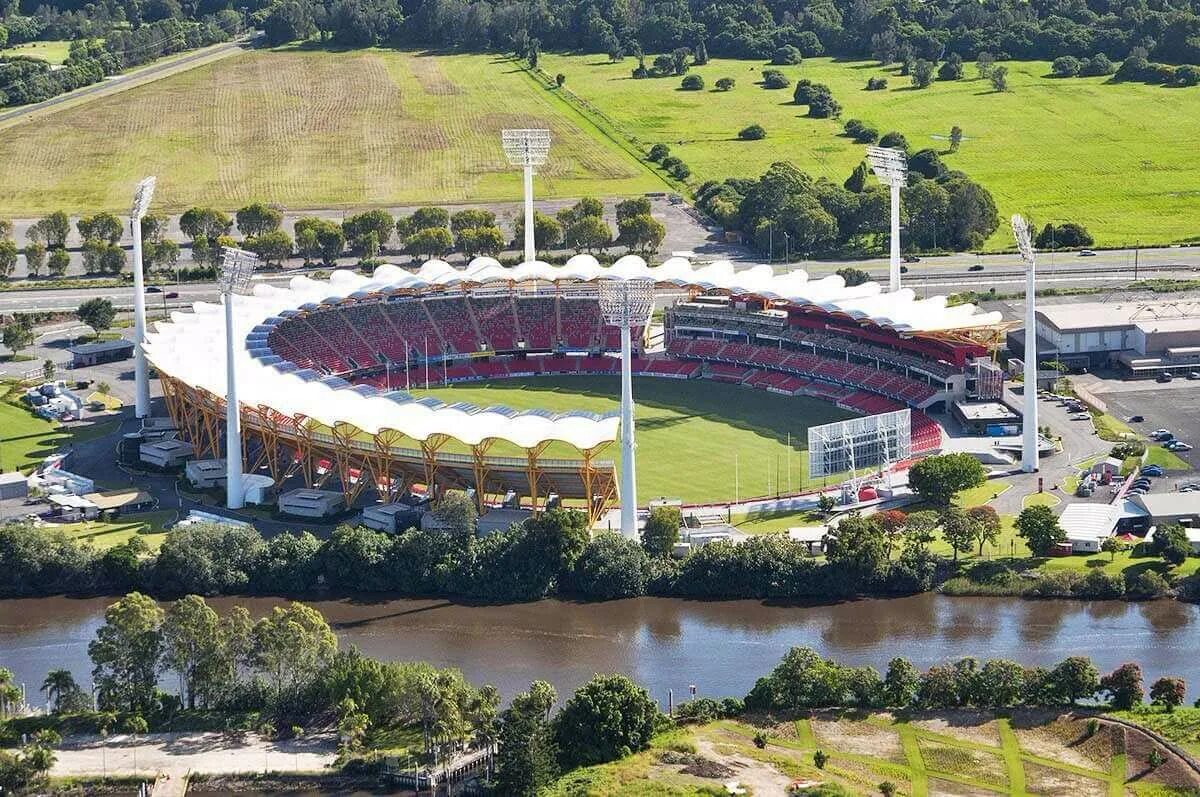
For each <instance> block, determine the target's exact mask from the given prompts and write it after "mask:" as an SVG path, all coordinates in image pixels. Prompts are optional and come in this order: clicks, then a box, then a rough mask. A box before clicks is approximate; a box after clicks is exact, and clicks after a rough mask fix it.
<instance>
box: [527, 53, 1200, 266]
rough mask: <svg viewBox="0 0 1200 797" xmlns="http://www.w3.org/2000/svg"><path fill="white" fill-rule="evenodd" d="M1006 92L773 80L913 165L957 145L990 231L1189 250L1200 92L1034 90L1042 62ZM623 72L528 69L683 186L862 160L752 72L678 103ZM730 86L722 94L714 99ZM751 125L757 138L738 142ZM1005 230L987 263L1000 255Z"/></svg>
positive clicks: (956, 163)
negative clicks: (812, 96)
mask: <svg viewBox="0 0 1200 797" xmlns="http://www.w3.org/2000/svg"><path fill="white" fill-rule="evenodd" d="M1006 65H1007V66H1008V68H1009V84H1010V87H1011V91H1009V92H1006V93H996V92H993V91H992V90H991V87H990V84H989V83H987V82H985V81H983V80H980V79H978V78H977V77H976V75H975V69H974V66H973V65H970V64H969V65H968V66H967V77H966V78H965V79H963V80H961V81H955V82H935V83H934V84H933V85H932V86H931V87H929V88H928V89H925V90H921V91H917V90H914V89H912V87H911V86H910V84H909V81H908V78H905V77H901V76H900V75H898V74H897V72H896V70H895V69H883V68H880V67H879V66H878V65H877V64H875V63H871V62H852V63H846V62H834V61H832V60H831V59H828V58H810V59H807V60H806V61H805V62H804V63H803V64H802V65H800V66H795V67H780V69H782V71H783V72H784V73H785V74H787V75H788V77H790V78H791V79H792V80H793V81H795V80H796V79H798V78H801V77H804V78H808V79H810V80H812V81H814V82H817V83H824V84H827V85H828V86H829V87H830V88H831V89H832V91H833V96H834V97H835V98H836V99H837V100H838V101H839V102H840V103H841V104H842V107H843V112H842V119H843V120H845V119H851V118H858V119H862V120H864V121H866V122H868V123H870V124H872V125H874V126H875V127H877V128H878V129H879V131H880V132H881V133H882V132H886V131H888V130H893V129H894V130H899V131H900V132H902V133H904V135H905V136H906V137H907V138H908V141H909V144H910V146H912V147H913V148H916V149H920V148H923V147H933V148H935V149H938V150H939V151H941V150H947V149H948V142H947V140H946V139H947V136H948V133H949V132H950V128H951V126H953V125H959V126H960V127H962V129H963V131H964V134H965V136H966V138H965V140H964V142H963V144H962V147H961V149H960V150H959V152H957V153H955V154H946V155H943V158H944V159H945V161H946V163H947V164H948V165H949V166H950V167H951V168H955V169H962V170H963V171H965V172H967V173H968V174H969V175H971V176H972V177H973V178H975V179H976V180H978V181H980V182H981V183H982V184H983V185H985V186H986V187H987V188H988V189H989V190H990V191H991V192H992V195H993V196H994V197H995V199H996V203H997V205H998V206H999V210H1000V217H1001V218H1002V219H1006V218H1008V216H1009V215H1010V214H1012V213H1014V212H1018V211H1020V212H1024V213H1028V214H1029V215H1030V216H1031V217H1032V218H1033V219H1034V220H1035V221H1036V222H1037V223H1039V224H1040V223H1044V222H1047V221H1050V220H1058V221H1062V220H1071V221H1078V222H1081V223H1083V224H1084V225H1085V226H1087V227H1088V229H1089V230H1090V231H1091V232H1092V234H1093V235H1094V236H1095V238H1096V242H1097V244H1098V245H1105V246H1109V245H1114V246H1115V245H1125V244H1129V245H1132V244H1133V243H1134V242H1136V241H1138V240H1140V241H1141V242H1142V243H1143V244H1144V243H1146V242H1147V241H1155V242H1159V243H1167V242H1178V241H1182V240H1187V239H1194V238H1195V237H1196V235H1197V228H1196V225H1195V223H1194V222H1193V221H1192V218H1193V217H1194V216H1195V214H1196V212H1197V211H1198V210H1200V161H1197V160H1196V158H1195V157H1194V147H1193V143H1194V141H1195V135H1194V123H1195V120H1196V119H1197V118H1200V90H1197V89H1182V90H1181V89H1170V88H1163V87H1159V86H1146V85H1143V84H1137V83H1128V84H1126V83H1122V84H1113V83H1107V82H1106V80H1107V79H1106V78H1075V79H1069V80H1062V79H1054V78H1050V77H1047V74H1048V73H1049V71H1050V69H1049V64H1047V63H1045V62H1009V63H1007V64H1006ZM633 66H634V63H633V61H632V59H626V60H625V61H623V62H620V63H617V64H609V63H608V62H607V59H604V58H598V57H596V56H563V55H554V54H549V55H544V56H543V57H542V62H541V68H542V69H543V70H545V71H546V72H547V73H549V74H551V75H553V74H556V73H559V72H561V73H563V74H565V75H566V76H567V82H566V87H567V88H568V89H570V91H572V92H574V93H575V94H577V95H578V96H580V97H581V98H583V99H585V100H587V101H588V102H589V103H591V104H593V105H594V106H596V107H597V108H599V109H600V111H601V112H602V113H603V114H604V115H605V116H607V117H608V118H609V119H610V120H611V121H612V123H613V124H614V125H615V126H616V127H617V129H618V130H620V131H621V132H622V133H623V134H624V135H626V136H627V137H630V138H633V139H636V140H637V141H639V142H641V143H642V144H643V146H645V147H647V148H648V147H649V146H650V145H651V144H654V143H658V142H663V143H666V144H669V145H670V146H671V149H672V152H673V154H675V155H678V156H679V157H681V158H683V160H684V161H685V162H686V163H687V164H688V165H689V166H691V168H692V173H693V175H694V182H696V183H697V184H698V183H699V182H700V181H703V180H707V179H721V178H724V177H734V176H736V177H749V176H758V175H759V174H760V173H762V171H763V170H764V169H765V167H766V166H768V165H769V164H770V163H771V162H773V161H777V160H789V161H792V162H794V163H795V164H796V165H798V166H799V167H801V168H802V169H804V170H806V171H808V172H810V173H812V174H813V175H815V176H817V177H827V178H829V179H830V180H833V181H835V182H837V183H838V184H841V182H842V181H843V180H845V179H846V176H847V175H848V174H849V173H850V170H851V169H852V168H853V167H854V165H855V164H856V163H857V162H858V160H859V159H860V158H861V157H862V153H863V147H862V145H859V144H855V143H854V142H853V141H852V140H850V139H849V138H845V137H842V136H840V135H839V134H840V133H841V122H839V121H835V120H828V119H823V120H814V119H808V118H806V117H805V116H804V114H805V113H807V109H806V108H803V107H797V106H796V105H793V104H792V97H791V90H790V89H784V90H777V91H767V90H765V89H763V88H762V87H761V86H759V85H757V81H758V80H759V79H760V72H761V70H762V68H763V67H764V66H765V64H764V63H763V62H760V61H729V60H720V59H715V60H713V61H711V62H710V63H709V64H707V65H705V66H702V67H694V68H693V69H692V70H691V72H692V73H693V74H698V75H701V76H702V77H703V78H704V81H705V84H706V89H705V90H704V91H698V92H693V91H682V90H680V89H679V82H680V78H678V77H673V78H659V79H648V80H633V79H632V78H630V74H629V73H630V70H631V69H632V68H633ZM875 76H881V77H886V78H887V79H888V82H889V87H888V89H887V90H885V91H866V90H865V89H864V86H865V85H866V82H867V78H869V77H875ZM722 77H732V78H734V79H735V80H736V81H737V85H736V87H735V88H734V89H733V90H732V91H729V92H716V91H713V90H712V87H713V84H715V83H716V81H717V80H718V79H719V78H722ZM751 123H758V124H761V125H763V126H764V127H765V128H766V130H767V138H765V139H763V140H761V141H754V142H746V141H739V140H737V132H738V131H739V130H740V129H742V128H743V127H745V126H747V125H749V124H751ZM1011 246H1012V240H1011V233H1010V232H1008V231H1007V225H1001V228H1000V229H999V230H998V231H997V232H996V233H995V234H994V235H993V236H992V238H991V239H990V240H989V241H988V248H991V249H996V248H1010V247H1011Z"/></svg>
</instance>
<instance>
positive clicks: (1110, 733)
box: [1013, 715, 1123, 770]
mask: <svg viewBox="0 0 1200 797" xmlns="http://www.w3.org/2000/svg"><path fill="white" fill-rule="evenodd" d="M1087 724H1088V720H1087V718H1083V717H1071V716H1066V715H1064V716H1061V717H1057V718H1054V719H1052V720H1050V721H1048V722H1046V723H1045V724H1042V725H1036V726H1032V727H1029V726H1028V724H1025V723H1023V725H1024V727H1022V726H1018V724H1017V722H1015V721H1014V722H1013V733H1015V734H1016V737H1017V742H1018V743H1019V744H1020V745H1021V749H1022V750H1023V751H1024V752H1027V753H1030V754H1032V755H1036V756H1040V757H1041V758H1050V759H1053V760H1055V761H1062V762H1063V763H1064V764H1073V765H1075V766H1077V767H1083V768H1085V769H1100V770H1107V769H1108V765H1109V762H1110V761H1111V760H1112V757H1113V755H1114V753H1115V750H1116V749H1119V745H1118V744H1117V743H1116V742H1114V735H1116V736H1120V735H1123V734H1120V733H1118V732H1115V731H1114V730H1113V729H1112V728H1111V727H1110V726H1108V725H1105V724H1104V723H1101V724H1100V727H1099V729H1098V730H1097V731H1096V733H1095V734H1094V735H1091V736H1089V735H1088V732H1087Z"/></svg>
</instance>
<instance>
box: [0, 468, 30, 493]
mask: <svg viewBox="0 0 1200 797" xmlns="http://www.w3.org/2000/svg"><path fill="white" fill-rule="evenodd" d="M27 495H29V481H28V480H27V479H26V478H25V476H23V475H21V473H20V472H18V471H13V472H12V473H0V500H2V499H6V498H24V497H25V496H27Z"/></svg>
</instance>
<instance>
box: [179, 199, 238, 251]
mask: <svg viewBox="0 0 1200 797" xmlns="http://www.w3.org/2000/svg"><path fill="white" fill-rule="evenodd" d="M179 229H180V230H181V231H182V232H183V234H184V235H186V236H187V237H189V238H191V239H192V240H193V241H195V240H197V239H199V238H205V239H207V240H208V241H209V242H212V241H215V240H216V239H217V238H219V237H221V236H222V235H228V234H229V231H230V230H232V229H233V219H231V218H229V216H228V215H227V214H225V213H222V212H221V211H219V210H216V209H215V208H201V207H193V208H189V209H188V210H186V211H184V213H183V215H182V216H180V217H179Z"/></svg>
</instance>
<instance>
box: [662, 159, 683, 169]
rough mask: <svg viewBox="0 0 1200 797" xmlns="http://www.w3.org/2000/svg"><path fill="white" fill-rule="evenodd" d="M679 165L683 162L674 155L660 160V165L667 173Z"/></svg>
mask: <svg viewBox="0 0 1200 797" xmlns="http://www.w3.org/2000/svg"><path fill="white" fill-rule="evenodd" d="M681 163H683V161H682V160H680V159H679V158H677V157H675V156H674V155H668V156H667V157H665V158H663V159H662V163H661V164H660V165H661V166H662V167H663V168H664V169H666V170H667V171H671V170H672V169H674V168H675V167H676V166H678V165H679V164H681Z"/></svg>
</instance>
